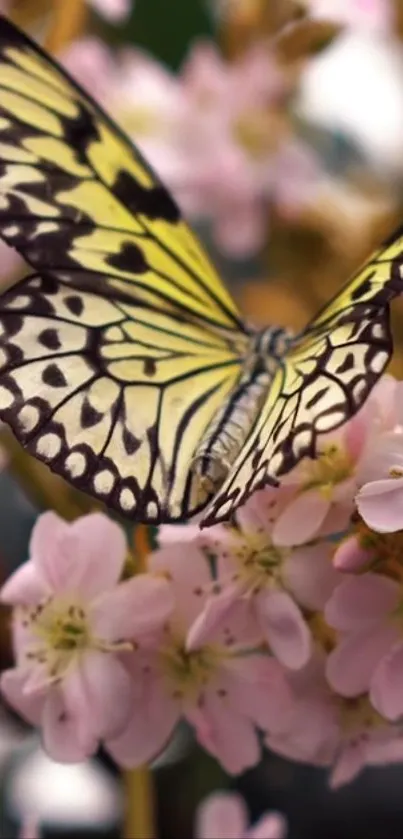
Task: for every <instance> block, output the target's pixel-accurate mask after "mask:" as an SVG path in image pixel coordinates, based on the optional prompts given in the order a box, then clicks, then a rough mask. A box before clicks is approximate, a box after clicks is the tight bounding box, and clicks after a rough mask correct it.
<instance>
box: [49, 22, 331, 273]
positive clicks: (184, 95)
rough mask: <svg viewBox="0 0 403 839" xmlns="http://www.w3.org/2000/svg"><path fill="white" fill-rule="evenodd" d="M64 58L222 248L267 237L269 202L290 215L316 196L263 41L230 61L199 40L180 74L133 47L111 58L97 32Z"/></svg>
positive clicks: (250, 247) (250, 245)
mask: <svg viewBox="0 0 403 839" xmlns="http://www.w3.org/2000/svg"><path fill="white" fill-rule="evenodd" d="M62 58H63V63H64V65H65V66H66V68H67V69H68V70H69V71H70V72H71V73H72V74H73V75H74V76H75V77H76V78H77V80H78V81H79V82H80V83H81V84H82V85H83V86H84V87H85V88H86V89H87V90H89V92H90V93H91V94H92V95H93V96H94V97H95V98H96V99H97V100H98V101H100V103H101V104H102V105H103V106H104V107H105V108H106V110H107V111H108V112H109V113H110V114H111V115H112V116H113V117H114V118H115V119H116V121H117V122H118V123H119V124H120V125H121V126H122V127H123V128H124V129H125V131H126V133H127V134H128V135H129V136H130V138H131V139H132V140H133V141H134V142H135V143H136V144H137V146H138V147H139V148H140V150H141V151H142V152H143V154H144V156H145V158H146V160H147V161H149V163H150V164H151V165H152V166H153V167H154V168H155V170H156V171H157V172H158V174H159V175H160V176H161V178H162V179H163V180H164V182H165V183H166V184H167V186H168V187H169V189H171V190H172V191H173V194H174V195H175V197H176V198H177V200H178V202H179V204H180V206H181V208H182V209H183V210H184V212H185V213H186V214H187V215H188V216H189V217H190V218H191V219H193V220H196V221H205V220H208V221H209V223H210V224H211V227H212V230H213V233H214V238H215V241H216V244H217V245H218V246H219V247H220V248H221V249H222V250H223V251H226V252H228V253H230V254H231V255H234V256H244V255H248V254H249V253H254V252H256V250H257V249H258V248H260V247H261V246H262V245H263V244H264V243H265V242H266V241H267V236H268V218H269V202H270V203H271V204H275V205H276V207H277V209H278V211H279V212H281V213H282V214H283V216H284V217H287V218H288V217H290V216H293V215H294V216H295V214H296V213H297V212H298V210H299V209H300V208H301V207H302V206H304V205H305V204H306V202H308V201H309V200H310V198H311V196H312V194H314V190H315V187H316V185H317V182H318V179H319V176H320V171H319V165H318V161H317V158H316V155H315V153H314V152H313V151H312V150H311V149H309V148H308V147H307V146H306V145H304V143H303V142H302V141H301V140H299V139H298V138H297V137H296V136H295V135H294V134H293V131H292V130H291V124H290V123H289V122H288V121H287V116H286V101H287V97H288V96H289V93H290V79H289V78H288V77H287V75H286V73H285V71H284V70H281V69H280V66H279V64H278V62H277V61H276V59H275V57H274V55H273V54H272V53H271V52H270V51H269V48H268V46H267V45H266V44H263V43H262V44H259V43H256V44H255V45H254V46H253V47H251V48H250V50H249V51H248V52H247V53H246V54H245V55H244V56H242V58H240V59H239V60H237V61H234V62H232V63H229V62H227V61H226V60H225V59H224V58H223V57H222V56H221V55H220V53H219V51H218V49H217V48H216V47H215V46H214V45H213V43H209V42H196V43H195V44H194V45H193V46H192V48H191V50H190V52H189V55H188V58H187V60H186V61H185V62H184V64H183V66H182V69H181V72H180V73H179V74H178V75H175V74H174V73H173V72H171V71H170V70H169V69H168V68H166V67H164V66H163V65H162V64H159V63H158V62H157V61H156V60H154V59H153V58H152V57H151V56H150V55H148V54H147V53H145V52H143V51H142V50H140V49H135V48H129V47H128V48H126V49H124V50H121V51H120V54H118V55H113V54H112V52H111V51H110V50H109V48H108V47H107V46H106V45H105V44H104V43H102V41H100V40H98V39H96V38H84V39H82V40H79V41H76V42H75V43H73V44H72V45H71V46H70V47H69V48H68V49H67V51H66V52H65V54H64V56H62Z"/></svg>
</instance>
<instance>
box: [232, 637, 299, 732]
mask: <svg viewBox="0 0 403 839" xmlns="http://www.w3.org/2000/svg"><path fill="white" fill-rule="evenodd" d="M217 690H220V691H221V692H224V695H225V694H226V695H227V696H228V697H230V700H231V706H232V707H233V708H234V710H235V711H237V712H238V713H240V714H242V715H244V716H247V717H249V718H250V719H251V720H253V722H254V723H255V724H256V725H257V726H258V728H261V729H264V730H267V729H270V730H271V731H273V730H274V729H275V728H276V727H277V726H279V727H280V728H281V727H282V724H283V721H284V720H285V718H286V717H289V715H290V713H291V711H292V708H293V700H292V695H291V691H290V688H289V685H288V682H287V680H286V677H285V674H284V669H283V667H282V666H281V664H279V662H278V661H276V659H274V658H270V657H269V656H267V655H259V654H255V655H252V654H250V653H249V654H248V655H245V656H233V657H230V658H228V659H227V660H225V662H224V663H223V666H222V667H221V671H220V675H219V679H218V682H217Z"/></svg>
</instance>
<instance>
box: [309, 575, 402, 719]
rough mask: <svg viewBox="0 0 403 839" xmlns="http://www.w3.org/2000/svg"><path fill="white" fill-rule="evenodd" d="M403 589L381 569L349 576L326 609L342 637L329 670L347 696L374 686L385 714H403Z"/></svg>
mask: <svg viewBox="0 0 403 839" xmlns="http://www.w3.org/2000/svg"><path fill="white" fill-rule="evenodd" d="M402 606H403V591H402V588H401V586H400V585H399V583H397V582H395V581H394V580H392V579H390V578H389V577H386V576H384V575H381V574H372V573H366V574H363V575H360V576H358V577H349V578H348V579H346V580H343V582H342V583H340V585H339V586H338V587H337V588H336V589H335V591H334V592H333V594H332V596H331V597H330V600H329V602H328V604H327V607H326V610H325V617H326V620H327V622H328V623H329V624H330V626H332V627H334V628H335V629H337V630H338V631H339V632H340V633H341V640H340V641H339V643H338V644H337V646H336V648H335V649H334V650H333V651H332V652H331V653H330V655H329V658H328V662H327V668H326V674H327V678H328V680H329V683H330V684H331V686H332V687H333V688H334V690H336V691H337V692H338V693H341V694H342V695H343V696H348V697H354V696H359V695H360V694H362V693H364V692H366V691H368V690H369V691H370V699H371V702H372V704H373V705H374V707H375V708H376V709H377V710H378V711H379V713H380V714H382V715H383V716H384V717H386V718H387V719H390V720H397V719H398V718H399V717H401V715H402V714H403V618H402V614H403V610H402Z"/></svg>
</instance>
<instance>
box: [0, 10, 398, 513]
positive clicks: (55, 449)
mask: <svg viewBox="0 0 403 839" xmlns="http://www.w3.org/2000/svg"><path fill="white" fill-rule="evenodd" d="M0 235H1V237H2V238H3V239H4V240H5V241H6V242H7V243H8V244H10V245H12V246H13V247H14V248H16V249H17V250H18V251H19V252H20V253H21V254H22V255H23V257H24V258H25V260H26V262H27V263H28V264H29V265H30V267H31V269H32V270H31V273H30V274H29V275H28V276H27V277H25V278H24V279H23V280H22V281H21V282H19V283H18V284H17V285H15V286H14V287H13V288H12V289H10V290H8V291H6V292H5V293H4V294H3V295H2V296H1V297H0V418H1V419H2V420H4V421H5V422H6V423H8V424H9V425H10V426H11V428H12V429H13V431H14V433H15V435H16V437H17V438H18V439H19V440H20V441H21V443H22V444H23V445H24V446H25V448H26V449H27V450H28V451H29V452H30V453H31V454H33V455H34V456H35V457H37V458H39V459H41V460H43V461H45V462H46V463H47V464H48V465H49V466H50V467H51V469H53V470H54V471H55V472H57V473H58V474H60V475H62V476H63V477H64V478H66V479H67V480H68V481H70V482H71V483H72V484H73V485H75V486H76V487H78V488H79V489H81V490H83V491H85V492H87V493H90V494H92V495H93V496H95V497H96V498H98V499H100V500H101V501H103V502H105V504H106V505H108V506H109V507H110V508H112V509H114V510H116V511H117V512H118V513H119V514H122V515H126V516H128V517H129V518H130V519H131V520H133V521H142V522H150V523H161V522H175V521H184V520H187V519H189V518H190V517H192V516H194V515H195V514H197V513H200V514H203V515H201V516H200V517H199V518H200V520H201V523H202V524H203V525H211V524H214V523H215V522H218V521H222V520H228V519H229V518H230V517H231V515H232V514H233V512H234V511H235V510H236V508H237V507H238V506H239V505H241V504H242V503H244V502H245V500H246V499H247V498H248V497H249V496H250V495H251V493H253V492H254V491H255V490H257V489H259V488H261V487H263V486H265V485H266V484H273V485H276V484H278V482H279V481H280V480H281V477H282V476H283V475H285V474H286V473H287V472H289V471H290V470H291V469H292V468H293V467H294V466H295V465H296V464H297V463H298V462H299V461H300V460H301V458H303V457H305V456H311V457H313V456H314V455H315V453H317V451H318V441H319V440H320V435H321V434H322V433H323V432H328V431H330V430H332V429H335V428H337V427H339V426H340V425H342V424H343V423H345V422H346V421H347V420H348V419H349V418H350V417H352V416H353V415H354V414H355V413H356V412H357V411H358V410H359V408H360V407H361V406H362V405H363V403H364V401H365V400H366V399H367V397H368V395H369V393H370V391H371V389H372V388H373V386H374V385H375V383H376V381H377V379H378V378H379V376H380V375H381V373H382V371H383V370H384V369H385V366H386V364H387V362H388V360H389V358H390V356H391V353H392V338H391V334H390V326H389V302H390V300H391V299H392V298H393V297H395V296H396V295H398V294H400V293H401V292H402V289H403V281H402V276H401V270H402V268H401V266H402V261H403V259H402V254H403V233H402V231H400V230H399V231H397V232H396V233H395V234H394V235H393V236H392V237H391V238H390V239H389V240H388V241H387V242H386V243H385V244H384V245H383V246H382V247H381V248H380V249H379V250H378V251H377V252H376V253H375V254H373V255H372V257H371V258H370V260H369V262H368V263H367V264H365V265H364V266H363V267H362V268H361V269H360V270H359V271H358V272H357V273H356V275H355V276H354V277H353V278H352V279H351V280H350V281H349V283H348V284H347V285H346V286H345V287H344V289H343V290H342V291H341V292H340V293H339V294H337V295H336V296H335V298H334V299H333V300H332V301H331V302H330V303H329V304H328V305H327V306H325V307H324V308H323V309H322V311H321V312H320V313H319V314H318V315H317V317H316V318H315V319H314V320H313V321H312V322H311V323H310V324H309V325H308V326H307V328H306V329H305V330H304V331H303V333H302V334H300V335H297V336H295V337H292V336H291V335H290V334H289V333H288V332H287V331H285V330H282V329H279V328H276V327H268V328H267V329H265V330H262V331H260V332H257V331H254V330H253V329H252V328H250V327H249V326H247V325H246V324H245V323H244V322H243V320H242V318H241V316H240V314H239V312H238V310H237V308H236V306H235V303H234V301H233V300H232V298H231V296H230V295H229V293H228V292H227V290H226V289H225V287H224V286H223V284H222V283H221V281H220V279H219V278H218V276H217V275H216V273H215V271H214V268H213V267H212V265H211V264H210V262H209V260H208V259H207V257H206V255H205V254H204V252H203V250H202V249H201V247H200V245H199V244H198V242H197V240H196V238H195V237H194V236H193V234H192V233H191V231H190V229H189V228H188V227H187V226H186V224H185V223H184V221H183V220H182V218H181V216H180V213H179V211H178V208H177V206H176V204H175V202H174V201H173V199H172V198H171V196H170V195H169V193H168V192H167V191H166V189H165V188H164V186H163V185H162V184H161V183H160V181H159V179H158V178H157V177H156V176H155V174H154V173H153V172H152V171H151V170H150V168H149V167H148V165H147V164H146V162H145V161H144V160H143V158H142V157H141V155H140V154H139V152H138V151H137V150H136V149H135V148H134V147H133V145H132V144H131V142H130V141H129V140H128V139H127V138H126V137H125V135H124V134H123V133H122V132H121V131H120V129H119V128H118V127H117V126H116V125H115V124H114V123H113V122H112V121H111V120H110V119H109V118H108V116H107V115H106V114H105V113H104V112H103V111H102V110H101V109H100V108H99V107H98V105H96V104H95V102H93V101H92V100H91V99H90V98H89V97H88V96H87V94H85V93H84V92H83V91H82V90H81V89H80V88H79V87H78V86H77V85H76V84H75V83H74V82H73V81H72V80H71V79H70V78H69V76H68V75H67V74H66V73H65V72H64V71H63V70H62V69H61V68H60V67H59V66H58V65H57V64H56V63H55V62H54V61H53V60H52V59H51V58H49V57H48V56H47V55H46V54H45V53H44V52H43V51H42V50H41V49H40V48H39V47H37V46H36V45H35V44H34V43H33V42H32V41H31V40H30V39H29V38H27V37H26V36H25V35H24V34H23V33H22V32H20V31H19V30H18V29H17V28H16V27H15V26H13V25H12V24H11V23H10V22H8V21H7V20H6V19H4V18H1V19H0Z"/></svg>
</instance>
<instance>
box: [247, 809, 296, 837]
mask: <svg viewBox="0 0 403 839" xmlns="http://www.w3.org/2000/svg"><path fill="white" fill-rule="evenodd" d="M286 836H287V822H286V819H285V818H284V816H282V815H281V813H266V814H265V815H264V816H262V818H261V819H259V821H258V822H257V823H256V824H255V826H254V827H252V828H251V829H250V830H249V831H248V833H247V839H286Z"/></svg>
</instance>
